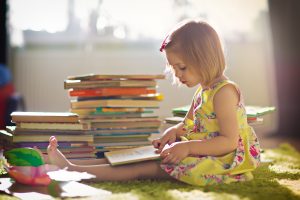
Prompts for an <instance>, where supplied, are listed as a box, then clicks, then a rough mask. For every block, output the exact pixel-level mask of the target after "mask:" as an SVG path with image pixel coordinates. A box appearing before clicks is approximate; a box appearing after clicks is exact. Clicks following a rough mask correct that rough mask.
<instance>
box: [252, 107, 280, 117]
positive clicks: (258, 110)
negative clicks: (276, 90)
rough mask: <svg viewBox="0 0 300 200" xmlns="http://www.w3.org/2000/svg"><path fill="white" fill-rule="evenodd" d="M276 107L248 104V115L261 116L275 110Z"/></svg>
mask: <svg viewBox="0 0 300 200" xmlns="http://www.w3.org/2000/svg"><path fill="white" fill-rule="evenodd" d="M275 110H276V109H275V107H272V106H270V107H268V106H267V107H263V106H246V113H247V116H248V117H261V116H263V115H265V114H268V113H271V112H273V111H275Z"/></svg>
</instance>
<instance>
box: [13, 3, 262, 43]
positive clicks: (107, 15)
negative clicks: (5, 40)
mask: <svg viewBox="0 0 300 200" xmlns="http://www.w3.org/2000/svg"><path fill="white" fill-rule="evenodd" d="M8 2H9V25H10V39H11V45H12V46H26V45H38V44H42V45H62V44H67V45H69V44H78V45H81V44H83V45H85V44H87V43H92V44H97V43H103V42H104V43H113V42H116V41H118V42H125V41H126V42H128V41H129V42H134V41H141V40H143V41H153V40H162V39H163V38H164V37H165V34H166V33H167V32H168V30H169V29H170V28H171V27H172V26H173V25H174V24H176V23H177V22H178V21H180V20H181V19H184V18H191V17H201V18H203V19H205V20H207V21H208V22H209V23H211V24H212V25H213V26H214V27H216V29H217V31H218V32H219V34H220V35H221V36H222V37H223V38H225V39H234V40H239V39H251V37H252V39H253V37H254V38H255V37H256V38H259V33H260V31H257V30H258V29H259V28H261V27H262V23H264V20H265V19H266V17H267V14H266V13H267V0H163V1H162V0H151V1H149V0H126V1H124V0H88V1H86V0H26V1H24V0H9V1H8ZM250 33H251V34H250ZM250 35H251V36H250ZM253 35H254V36H253Z"/></svg>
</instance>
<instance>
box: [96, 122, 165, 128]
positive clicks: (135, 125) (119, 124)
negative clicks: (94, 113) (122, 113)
mask: <svg viewBox="0 0 300 200" xmlns="http://www.w3.org/2000/svg"><path fill="white" fill-rule="evenodd" d="M160 125H161V121H160V120H151V121H141V122H91V129H93V130H94V129H132V128H150V127H156V128H159V127H160Z"/></svg>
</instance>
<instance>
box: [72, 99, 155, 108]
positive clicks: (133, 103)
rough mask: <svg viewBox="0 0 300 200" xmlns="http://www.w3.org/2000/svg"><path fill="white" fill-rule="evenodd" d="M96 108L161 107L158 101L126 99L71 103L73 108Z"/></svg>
mask: <svg viewBox="0 0 300 200" xmlns="http://www.w3.org/2000/svg"><path fill="white" fill-rule="evenodd" d="M96 107H135V108H138V107H148V108H150V107H153V108H157V107H159V101H157V100H126V99H107V100H94V101H76V100H73V101H71V108H72V109H74V108H77V109H78V108H96Z"/></svg>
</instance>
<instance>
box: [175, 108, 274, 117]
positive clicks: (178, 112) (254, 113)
mask: <svg viewBox="0 0 300 200" xmlns="http://www.w3.org/2000/svg"><path fill="white" fill-rule="evenodd" d="M245 108H246V113H247V117H261V116H263V115H266V114H268V113H271V112H274V111H275V110H276V108H275V107H274V106H246V107H245ZM189 109H190V106H182V107H178V108H174V109H173V110H172V113H173V116H176V117H184V116H185V115H186V113H187V112H188V111H189Z"/></svg>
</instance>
